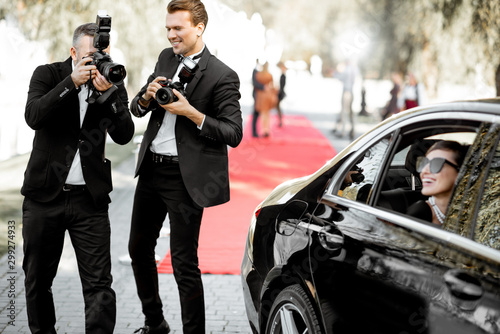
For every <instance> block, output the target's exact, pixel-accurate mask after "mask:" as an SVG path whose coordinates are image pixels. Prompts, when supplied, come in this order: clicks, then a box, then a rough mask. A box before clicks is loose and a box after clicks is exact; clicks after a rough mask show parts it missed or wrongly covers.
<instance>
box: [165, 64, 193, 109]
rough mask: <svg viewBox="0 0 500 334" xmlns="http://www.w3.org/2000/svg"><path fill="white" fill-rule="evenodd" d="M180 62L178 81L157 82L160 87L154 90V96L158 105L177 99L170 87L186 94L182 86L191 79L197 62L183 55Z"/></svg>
mask: <svg viewBox="0 0 500 334" xmlns="http://www.w3.org/2000/svg"><path fill="white" fill-rule="evenodd" d="M182 64H183V66H182V69H181V71H180V72H179V81H176V82H172V81H168V80H163V81H159V82H158V83H159V84H160V85H161V86H162V87H161V88H160V89H158V90H157V91H156V97H155V98H156V101H157V102H158V103H159V104H160V105H164V104H169V103H172V102H175V101H178V100H179V99H178V98H177V96H175V94H174V92H173V91H172V89H176V90H177V91H178V92H179V93H181V94H182V95H183V96H184V97H185V96H186V91H185V90H184V86H185V85H186V84H188V83H190V82H191V80H193V78H194V75H195V73H196V70H197V69H198V64H197V63H196V62H195V61H194V60H192V59H191V58H189V57H185V58H184V60H183V61H182Z"/></svg>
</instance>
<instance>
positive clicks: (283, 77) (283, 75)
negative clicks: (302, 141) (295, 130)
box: [276, 61, 287, 128]
mask: <svg viewBox="0 0 500 334" xmlns="http://www.w3.org/2000/svg"><path fill="white" fill-rule="evenodd" d="M278 67H279V69H280V70H281V75H280V88H279V91H278V104H277V105H276V110H277V111H278V117H279V122H280V123H279V126H280V128H281V127H282V126H283V112H282V110H281V101H282V100H283V99H284V98H285V96H286V93H285V85H286V70H287V68H286V66H285V63H283V62H282V61H280V62H279V63H278Z"/></svg>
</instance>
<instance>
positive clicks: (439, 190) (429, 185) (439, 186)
mask: <svg viewBox="0 0 500 334" xmlns="http://www.w3.org/2000/svg"><path fill="white" fill-rule="evenodd" d="M426 157H427V159H429V160H432V159H433V158H445V159H446V160H448V161H450V162H452V163H454V164H456V163H457V162H456V161H455V158H454V153H453V152H452V151H448V150H439V149H438V150H434V151H431V152H429V153H428V154H427V155H426ZM457 175H458V171H457V170H456V169H455V168H454V167H453V166H450V165H449V164H447V163H445V164H444V165H443V168H442V169H441V171H440V172H439V173H435V174H433V173H431V172H430V170H429V164H427V165H426V166H425V167H424V169H423V170H422V172H421V173H420V179H421V180H422V186H423V188H422V194H423V195H425V196H439V195H441V196H450V195H451V191H452V190H453V185H454V183H455V180H456V178H457Z"/></svg>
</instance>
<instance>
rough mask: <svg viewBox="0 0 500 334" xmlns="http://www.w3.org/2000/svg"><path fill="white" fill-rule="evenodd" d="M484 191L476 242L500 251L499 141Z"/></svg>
mask: <svg viewBox="0 0 500 334" xmlns="http://www.w3.org/2000/svg"><path fill="white" fill-rule="evenodd" d="M483 189H484V190H483V195H482V197H481V205H480V207H479V214H478V216H477V220H476V227H475V231H474V240H475V241H477V242H479V243H481V244H483V245H486V246H489V247H491V248H495V249H498V250H500V218H499V217H500V201H499V195H500V145H499V144H498V139H497V144H496V147H495V149H494V150H493V153H492V159H491V162H490V168H489V170H488V175H487V177H486V181H485V183H484V187H483Z"/></svg>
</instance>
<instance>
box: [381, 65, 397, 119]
mask: <svg viewBox="0 0 500 334" xmlns="http://www.w3.org/2000/svg"><path fill="white" fill-rule="evenodd" d="M391 81H392V85H393V86H392V89H391V91H390V94H391V99H390V100H389V101H388V102H387V105H386V106H385V108H384V109H383V112H382V120H384V119H386V118H389V117H391V116H392V115H395V114H397V113H398V112H399V107H398V99H399V92H400V91H401V84H402V79H401V74H400V73H399V72H393V73H391Z"/></svg>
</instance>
